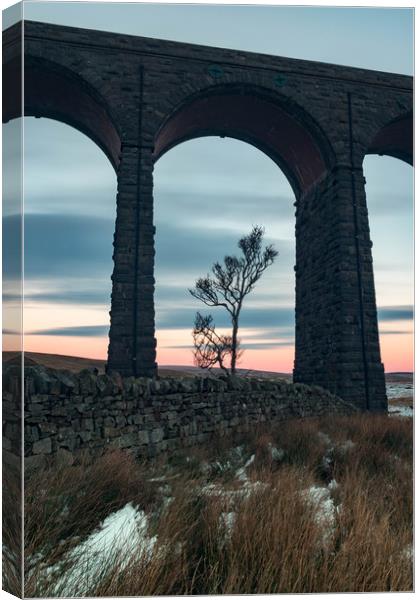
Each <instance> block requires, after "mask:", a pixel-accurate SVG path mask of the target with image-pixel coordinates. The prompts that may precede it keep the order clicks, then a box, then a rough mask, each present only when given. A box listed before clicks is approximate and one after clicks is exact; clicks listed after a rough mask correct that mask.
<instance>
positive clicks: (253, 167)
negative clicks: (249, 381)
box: [154, 136, 295, 373]
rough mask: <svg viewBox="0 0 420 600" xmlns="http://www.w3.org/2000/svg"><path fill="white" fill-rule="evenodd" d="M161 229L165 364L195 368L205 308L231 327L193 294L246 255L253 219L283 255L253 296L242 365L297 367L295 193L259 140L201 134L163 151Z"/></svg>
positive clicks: (247, 305)
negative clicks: (209, 276)
mask: <svg viewBox="0 0 420 600" xmlns="http://www.w3.org/2000/svg"><path fill="white" fill-rule="evenodd" d="M154 199H155V203H154V223H155V226H156V255H155V279H156V290H155V308H156V312H155V315H156V337H157V358H158V363H159V366H160V368H161V367H162V366H163V365H165V366H166V367H167V366H168V365H183V366H189V365H192V364H193V339H192V335H191V332H192V328H193V324H194V316H195V313H196V312H197V311H199V312H201V313H202V314H212V316H213V317H214V321H215V325H216V329H217V331H218V332H219V333H220V332H223V333H229V332H231V329H232V324H231V321H230V320H229V315H228V312H227V311H226V310H225V309H224V308H221V307H217V308H210V307H206V306H205V305H204V304H202V303H200V302H199V301H198V300H196V299H194V298H193V297H192V296H191V295H190V294H189V292H188V289H189V288H192V287H194V282H195V280H196V279H197V278H199V277H201V276H205V275H206V273H208V272H209V271H210V269H211V266H212V264H213V263H214V262H215V261H223V257H224V256H225V255H232V254H233V255H240V251H239V249H238V247H237V243H238V240H239V239H240V238H241V237H242V236H244V235H247V234H248V233H249V232H250V231H251V228H252V226H253V225H255V224H259V225H262V226H263V227H264V229H265V234H264V245H266V244H270V243H272V244H273V245H274V246H275V248H276V249H277V250H278V251H279V256H278V257H277V258H276V260H275V262H274V264H273V265H272V266H270V268H269V269H268V270H267V271H266V272H265V273H264V274H263V276H262V278H261V280H259V281H258V282H257V284H256V287H255V289H254V290H253V291H252V293H251V294H250V295H249V296H247V297H246V299H245V301H244V307H243V311H242V314H241V319H240V328H239V337H240V340H241V348H242V349H243V350H245V353H244V356H243V358H242V360H241V361H240V363H239V368H240V369H260V370H265V371H269V370H271V371H282V372H288V373H290V372H291V371H292V368H293V359H294V345H295V344H294V342H295V340H294V300H295V298H294V285H295V282H294V270H293V265H294V262H295V239H294V234H295V216H294V213H295V208H294V206H293V202H294V194H293V190H292V189H291V186H290V185H289V183H288V181H287V178H286V177H285V175H284V173H282V171H281V170H280V169H279V168H278V165H276V164H275V163H273V162H272V161H271V160H269V159H268V158H267V156H266V155H265V154H264V153H262V152H261V151H260V150H258V149H256V148H255V147H254V146H252V145H250V144H247V143H244V142H242V141H239V140H235V139H230V138H228V137H226V139H220V138H218V137H215V136H213V137H203V138H197V139H193V140H189V141H187V142H185V143H182V144H179V145H177V146H176V147H175V148H173V149H172V150H170V151H169V152H167V153H165V155H164V156H163V158H162V160H161V161H159V162H158V163H157V165H156V167H155V170H154Z"/></svg>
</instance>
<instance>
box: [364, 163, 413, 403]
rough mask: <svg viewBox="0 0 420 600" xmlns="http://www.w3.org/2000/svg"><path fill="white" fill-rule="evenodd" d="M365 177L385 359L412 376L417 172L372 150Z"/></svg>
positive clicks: (390, 368)
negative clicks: (414, 227)
mask: <svg viewBox="0 0 420 600" xmlns="http://www.w3.org/2000/svg"><path fill="white" fill-rule="evenodd" d="M363 173H364V177H365V181H366V185H365V191H366V203H367V208H368V212H369V229H370V238H371V241H372V259H373V267H374V276H375V295H376V303H377V310H378V326H379V340H380V352H381V359H382V362H383V364H384V367H385V371H386V372H388V373H390V372H394V373H395V372H398V373H403V372H409V371H412V370H413V297H414V289H413V287H414V276H413V273H414V271H413V258H414V252H413V243H414V239H413V233H414V231H413V216H414V214H413V209H414V204H413V200H414V180H413V170H412V168H411V167H410V163H409V161H408V160H404V159H402V158H401V157H399V159H396V157H395V156H393V155H392V154H391V153H389V155H387V156H378V155H377V154H376V155H375V154H373V152H372V153H369V155H366V156H365V157H364V161H363ZM407 395H409V393H408V394H407ZM395 402H396V401H395Z"/></svg>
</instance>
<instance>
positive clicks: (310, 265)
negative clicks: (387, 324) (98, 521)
mask: <svg viewBox="0 0 420 600" xmlns="http://www.w3.org/2000/svg"><path fill="white" fill-rule="evenodd" d="M3 46H4V50H3V59H4V68H3V77H4V85H5V89H7V90H8V93H7V94H5V95H4V97H5V98H4V107H3V117H4V120H5V121H7V120H9V119H12V118H16V117H18V116H20V106H21V103H20V94H21V88H20V83H19V82H20V80H19V74H20V65H21V60H20V58H21V51H22V49H21V48H22V38H21V28H20V25H16V26H13V27H11V28H10V29H8V30H7V31H6V32H4V35H3ZM24 52H25V98H24V106H25V114H26V115H35V116H44V117H50V118H55V119H58V120H61V121H64V122H66V123H69V124H70V125H72V126H74V127H76V128H78V129H79V130H80V131H82V132H84V133H85V134H86V135H88V136H90V137H91V138H92V139H93V140H94V141H95V143H97V144H98V145H99V146H100V147H101V148H102V149H103V150H104V152H105V153H106V154H107V156H108V157H109V159H110V161H111V163H112V164H113V166H114V168H115V170H116V173H117V178H118V196H117V220H116V229H115V237H114V273H113V276H112V303H111V329H110V344H109V354H108V368H109V371H118V372H119V373H121V374H122V375H124V376H129V375H137V376H154V375H155V374H156V341H155V327H154V300H153V297H154V234H155V228H154V225H153V166H154V163H155V162H156V161H157V160H158V159H159V157H160V156H162V155H163V154H164V153H165V152H166V151H168V150H169V149H170V148H172V147H174V146H175V145H177V144H179V143H181V142H182V141H185V140H187V139H191V138H194V137H199V136H203V135H222V136H230V137H234V138H237V139H240V140H244V141H246V142H249V143H250V144H253V145H254V146H256V147H257V148H259V149H261V150H262V151H263V152H265V153H266V154H267V155H268V156H270V157H271V158H272V159H273V160H274V161H275V162H276V163H277V164H278V165H279V167H280V168H281V169H282V170H283V171H284V173H285V175H286V176H287V177H288V179H289V181H290V184H291V186H292V188H293V190H294V192H295V196H296V267H295V268H296V358H295V370H294V378H295V381H298V382H303V383H310V384H319V385H322V386H323V387H325V388H327V389H329V390H331V391H332V392H334V393H337V394H339V395H340V397H342V398H343V399H344V400H346V401H349V402H353V403H354V404H356V405H357V406H358V407H359V408H360V409H368V410H372V411H383V410H385V409H386V394H385V381H384V373H383V366H382V363H381V358H380V349H379V338H378V326H377V311H376V301H375V289H374V281H373V270H372V254H371V241H370V233H369V225H368V214H367V208H366V199H365V191H364V178H363V159H364V157H365V155H366V154H369V153H378V154H389V155H391V156H395V157H398V158H400V159H402V160H405V161H407V162H412V156H413V149H412V145H413V141H412V135H413V134H412V110H413V92H412V89H413V82H412V78H411V77H407V76H403V75H395V74H390V73H383V72H376V71H368V70H364V69H356V68H350V67H342V66H338V65H331V64H324V63H317V62H311V61H304V60H296V59H288V58H283V57H274V56H268V55H262V54H254V53H250V52H242V51H234V50H224V49H220V48H210V47H203V46H196V45H191V44H180V43H175V42H168V41H163V40H155V39H148V38H142V37H134V36H127V35H120V34H110V33H106V32H100V31H89V30H84V29H77V28H71V27H62V26H56V25H49V24H45V23H36V22H31V21H25V23H24ZM192 250H193V249H192Z"/></svg>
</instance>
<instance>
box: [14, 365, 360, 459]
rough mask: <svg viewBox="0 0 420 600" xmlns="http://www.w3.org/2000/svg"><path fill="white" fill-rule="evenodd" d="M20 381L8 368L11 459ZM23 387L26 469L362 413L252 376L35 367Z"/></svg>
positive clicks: (152, 451) (305, 389)
mask: <svg viewBox="0 0 420 600" xmlns="http://www.w3.org/2000/svg"><path fill="white" fill-rule="evenodd" d="M19 381H20V367H19V366H10V367H7V366H6V367H5V369H4V373H3V393H4V403H3V440H4V441H3V444H4V445H3V448H4V450H5V451H6V452H8V453H10V454H12V455H18V454H19V448H20V437H19V428H18V423H19V419H20V414H21V406H20V398H21V395H20V394H19V393H17V392H18V385H19ZM24 385H25V387H24V410H25V420H24V425H25V432H24V433H25V440H24V445H25V450H24V454H25V459H24V460H25V466H26V467H31V466H41V465H42V464H44V463H45V457H47V456H52V455H54V458H55V459H56V460H58V461H59V462H61V463H65V464H69V463H71V462H72V460H73V458H74V457H75V456H76V455H77V454H78V453H80V452H82V451H87V452H88V453H90V454H91V455H93V456H96V455H99V454H101V453H102V452H104V450H105V449H107V448H123V449H125V450H127V451H129V452H132V453H134V454H135V455H136V456H155V455H156V454H158V453H161V452H164V451H169V452H170V451H173V450H177V449H180V448H184V447H189V446H194V445H198V444H203V443H205V442H209V441H211V439H212V437H213V436H214V435H215V434H222V435H225V434H229V433H231V432H235V431H247V430H249V429H253V428H255V427H257V426H258V424H261V423H275V422H277V421H283V420H286V419H291V418H301V417H311V416H320V415H325V414H334V413H335V414H349V413H352V412H355V410H356V409H355V408H354V407H353V406H351V405H349V404H348V403H346V402H343V401H342V400H341V399H340V398H338V397H337V396H333V395H332V394H331V393H330V392H328V391H326V390H323V389H322V388H320V387H317V386H313V387H309V386H306V385H304V384H291V383H287V382H284V381H279V380H275V381H274V380H262V379H254V378H252V379H236V380H234V381H230V382H228V381H224V380H221V379H210V378H200V377H197V378H191V379H185V378H180V379H173V378H167V379H148V378H134V377H128V378H121V377H120V376H119V375H116V374H115V375H113V376H109V375H97V374H95V373H94V372H92V371H89V370H85V371H81V372H80V373H78V374H73V373H70V372H67V371H56V370H53V369H46V368H44V367H39V366H34V367H26V368H25V378H24Z"/></svg>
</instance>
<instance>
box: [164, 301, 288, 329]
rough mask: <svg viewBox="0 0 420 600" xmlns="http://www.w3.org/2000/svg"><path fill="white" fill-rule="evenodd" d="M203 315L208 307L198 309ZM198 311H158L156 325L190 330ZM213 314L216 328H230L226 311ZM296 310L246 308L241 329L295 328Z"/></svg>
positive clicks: (215, 311)
mask: <svg viewBox="0 0 420 600" xmlns="http://www.w3.org/2000/svg"><path fill="white" fill-rule="evenodd" d="M198 308H199V311H200V312H202V313H207V310H206V309H207V307H204V308H202V307H201V306H200V307H198ZM196 312H197V310H194V309H188V308H178V309H177V308H174V309H173V310H167V311H157V316H156V324H157V328H159V329H188V328H192V326H193V322H194V317H195V313H196ZM208 312H211V313H212V314H213V317H214V321H215V323H216V327H219V328H225V327H230V326H231V323H230V320H229V315H228V314H227V312H226V311H225V310H219V311H218V310H213V311H210V309H209V311H208ZM294 318H295V310H294V308H293V307H278V308H266V307H262V308H257V307H254V308H244V309H243V312H242V313H241V319H240V327H243V328H245V327H246V328H252V329H258V328H262V329H264V330H266V329H270V328H273V329H276V328H278V327H284V326H289V327H291V326H293V325H294Z"/></svg>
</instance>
